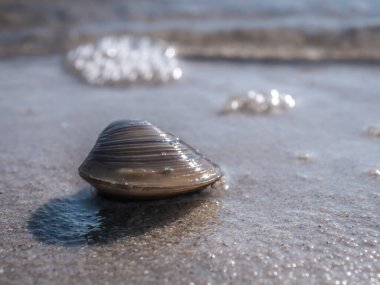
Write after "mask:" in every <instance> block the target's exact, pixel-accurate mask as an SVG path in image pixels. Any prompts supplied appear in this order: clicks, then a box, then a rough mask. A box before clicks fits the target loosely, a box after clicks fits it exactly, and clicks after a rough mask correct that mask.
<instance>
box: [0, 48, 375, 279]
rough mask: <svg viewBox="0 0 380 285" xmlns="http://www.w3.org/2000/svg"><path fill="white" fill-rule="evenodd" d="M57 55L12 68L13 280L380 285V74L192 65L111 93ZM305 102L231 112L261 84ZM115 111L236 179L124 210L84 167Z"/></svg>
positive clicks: (8, 211) (8, 94)
mask: <svg viewBox="0 0 380 285" xmlns="http://www.w3.org/2000/svg"><path fill="white" fill-rule="evenodd" d="M61 61H62V58H61V57H60V56H57V55H52V56H36V57H18V58H13V59H3V60H2V61H1V62H0V90H1V92H0V133H1V134H2V135H1V137H0V149H1V152H0V173H1V178H0V197H1V198H0V205H1V206H0V209H1V210H0V231H1V234H0V283H1V284H4V285H5V284H243V283H244V284H252V283H254V284H380V275H379V272H380V245H379V240H380V207H379V205H380V192H379V189H380V188H379V181H380V180H379V177H378V175H376V174H375V172H374V171H375V170H376V169H379V168H380V160H379V159H380V156H379V143H380V140H379V137H375V136H369V135H368V134H367V131H366V130H367V128H368V127H369V126H379V123H380V118H379V108H378V107H379V105H380V97H379V94H378V93H379V91H378V89H379V88H378V87H379V80H378V78H379V76H380V68H379V66H378V65H374V64H345V63H293V64H275V63H258V62H255V61H248V62H240V61H239V62H234V61H230V62H229V61H226V62H223V61H190V60H181V64H182V66H183V71H184V77H183V79H182V80H181V81H179V82H176V83H173V84H167V85H160V86H148V87H147V86H136V87H131V88H127V89H125V88H124V89H123V88H119V89H118V88H99V87H92V86H88V85H85V84H83V83H82V82H80V81H79V80H78V79H76V78H75V77H74V76H72V75H70V74H68V73H67V72H66V71H65V70H64V69H63V68H62V64H61V63H62V62H61ZM252 88H254V89H259V90H260V89H264V90H268V89H271V88H278V89H279V90H281V91H284V92H288V93H290V94H292V95H293V96H294V98H295V99H296V102H297V106H296V107H295V108H294V109H292V110H287V111H285V112H282V113H279V114H263V115H252V116H250V115H245V114H230V115H224V116H223V115H220V114H219V111H220V108H221V107H222V106H223V104H224V102H225V101H226V100H227V99H228V98H229V97H230V96H231V95H233V94H235V93H244V92H246V91H247V90H248V89H252ZM116 119H146V120H149V121H151V122H152V123H154V124H156V125H158V126H160V127H161V128H163V129H165V130H167V131H170V132H172V133H175V134H176V135H178V136H179V137H180V138H182V139H183V140H185V141H186V142H187V143H189V144H191V145H192V146H194V147H195V148H197V149H199V150H200V151H201V152H202V153H203V154H205V155H207V156H208V157H209V158H211V159H212V160H213V161H215V162H217V163H218V164H219V165H220V166H221V168H222V169H223V171H224V172H225V177H226V179H227V181H228V184H229V188H228V189H223V188H222V187H216V188H215V189H212V188H210V189H207V190H205V191H204V192H202V193H195V194H192V195H185V196H183V197H178V198H173V199H167V200H159V201H147V202H130V203H118V202H112V201H108V200H104V199H100V198H98V197H95V196H93V195H91V193H90V189H89V186H88V184H86V183H85V182H84V181H83V180H81V179H80V177H79V176H78V174H77V168H78V166H79V165H80V163H81V162H82V161H83V159H84V158H85V157H86V155H87V153H88V152H89V151H90V149H91V148H92V146H93V144H94V143H95V140H96V138H97V136H98V134H99V133H100V131H101V130H102V129H103V128H104V127H105V126H106V125H108V124H109V123H110V122H111V121H113V120H116Z"/></svg>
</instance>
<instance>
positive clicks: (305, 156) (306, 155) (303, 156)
mask: <svg viewBox="0 0 380 285" xmlns="http://www.w3.org/2000/svg"><path fill="white" fill-rule="evenodd" d="M313 157H314V155H313V154H312V153H311V152H300V153H297V154H296V158H297V159H298V160H300V161H310V160H311V159H313Z"/></svg>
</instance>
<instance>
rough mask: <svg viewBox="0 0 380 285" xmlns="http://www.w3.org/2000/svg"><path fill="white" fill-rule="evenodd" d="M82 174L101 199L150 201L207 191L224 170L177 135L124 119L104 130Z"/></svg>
mask: <svg viewBox="0 0 380 285" xmlns="http://www.w3.org/2000/svg"><path fill="white" fill-rule="evenodd" d="M79 175H80V176H81V177H82V178H83V179H84V180H86V181H87V182H88V183H90V184H91V185H92V186H94V188H95V189H96V190H97V191H98V193H99V194H101V195H104V196H109V197H116V198H134V199H151V198H160V197H168V196H173V195H177V194H181V193H186V192H191V191H195V190H198V189H202V188H205V187H206V186H208V185H210V184H213V183H214V182H216V181H218V180H219V179H220V178H221V177H222V172H221V170H220V168H219V167H218V166H217V165H216V164H215V163H213V162H212V161H210V160H209V159H207V158H206V157H204V156H203V155H202V154H200V153H199V152H198V151H196V150H195V149H194V148H192V147H191V146H189V145H188V144H186V143H184V142H183V141H181V140H180V139H178V138H177V137H176V136H174V135H172V134H170V133H167V132H165V131H163V130H161V129H159V128H158V127H156V126H154V125H152V124H151V123H149V122H147V121H131V120H123V121H116V122H113V123H111V124H110V125H109V126H108V127H106V128H105V129H104V130H103V131H102V133H101V134H100V135H99V138H98V140H97V142H96V144H95V146H94V147H93V149H92V150H91V152H90V153H89V155H88V156H87V158H86V159H85V161H84V162H83V163H82V164H81V166H80V167H79Z"/></svg>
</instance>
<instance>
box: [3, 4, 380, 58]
mask: <svg viewBox="0 0 380 285" xmlns="http://www.w3.org/2000/svg"><path fill="white" fill-rule="evenodd" d="M107 4H108V5H103V3H100V2H95V1H93V0H85V1H80V2H78V1H62V0H60V1H58V2H57V1H55V2H54V3H50V2H46V1H43V0H34V1H26V0H18V1H17V3H14V1H13V0H6V1H3V2H2V3H1V4H0V11H1V12H0V20H2V25H1V26H0V56H9V55H17V54H41V53H51V52H57V51H59V52H61V51H65V50H67V49H69V48H70V47H73V46H75V45H76V44H78V43H82V42H87V41H89V40H94V39H95V38H97V37H100V36H104V35H110V34H115V33H118V34H140V35H141V34H143V35H149V36H151V37H154V38H156V39H165V40H167V41H168V42H169V43H170V44H173V45H175V46H176V47H177V48H178V52H179V55H180V56H185V57H201V58H233V59H236V58H240V59H259V60H279V59H280V60H313V61H316V60H342V61H347V60H351V61H352V60H354V61H370V60H377V61H379V60H380V52H379V50H380V40H379V34H380V29H379V26H380V5H379V3H378V2H377V1H372V0H365V1H355V0H349V1H343V0H336V1H328V0H323V1H312V0H308V1H302V2H300V1H295V0H285V1H270V2H263V1H258V0H255V1H246V0H239V1H237V2H236V1H222V3H219V4H218V5H217V6H216V5H215V3H214V1H212V0H208V1H202V2H197V3H193V2H192V1H188V0H186V1H164V2H162V1H159V2H157V1H151V0H148V1H128V2H125V1H121V0H113V1H110V2H108V3H107ZM15 11H16V12H17V13H15Z"/></svg>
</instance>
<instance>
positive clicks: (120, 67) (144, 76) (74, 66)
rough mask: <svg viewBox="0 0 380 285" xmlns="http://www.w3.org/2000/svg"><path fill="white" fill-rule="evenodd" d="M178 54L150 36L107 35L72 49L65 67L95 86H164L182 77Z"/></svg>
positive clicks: (67, 56)
mask: <svg viewBox="0 0 380 285" xmlns="http://www.w3.org/2000/svg"><path fill="white" fill-rule="evenodd" d="M175 54H176V51H175V49H174V48H173V47H170V46H167V45H166V44H165V43H164V42H161V41H153V40H151V39H149V38H147V37H142V38H139V37H132V36H119V37H117V36H108V37H104V38H102V39H100V40H98V41H96V42H94V43H88V44H83V45H80V46H78V47H76V48H74V49H72V50H70V51H69V52H68V53H67V55H66V66H67V67H68V68H69V70H71V71H73V72H74V73H75V74H76V75H78V76H79V77H80V78H82V79H83V80H84V81H86V82H87V83H90V84H94V85H129V84H134V83H162V82H167V81H170V80H178V79H180V78H181V77H182V69H181V68H180V67H179V64H178V61H177V59H176V58H175Z"/></svg>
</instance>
